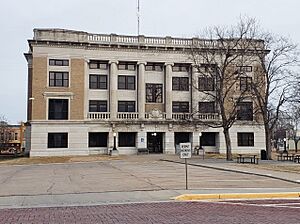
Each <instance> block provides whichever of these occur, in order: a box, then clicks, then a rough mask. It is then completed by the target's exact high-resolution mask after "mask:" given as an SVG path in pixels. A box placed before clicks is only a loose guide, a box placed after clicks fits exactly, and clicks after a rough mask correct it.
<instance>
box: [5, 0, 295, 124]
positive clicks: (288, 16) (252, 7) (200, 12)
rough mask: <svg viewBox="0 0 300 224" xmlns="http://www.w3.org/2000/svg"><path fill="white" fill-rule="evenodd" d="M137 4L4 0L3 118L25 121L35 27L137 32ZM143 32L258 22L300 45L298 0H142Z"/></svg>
mask: <svg viewBox="0 0 300 224" xmlns="http://www.w3.org/2000/svg"><path fill="white" fill-rule="evenodd" d="M136 2H137V0H84V1H83V0H81V1H79V0H51V1H43V0H27V1H24V0H9V1H4V0H2V1H1V3H0V29H1V33H0V41H1V56H0V57H1V60H0V115H4V116H6V117H7V118H8V120H9V122H10V123H18V122H19V121H26V98H27V92H26V91H27V64H26V60H25V58H24V56H23V53H24V52H27V51H28V44H27V39H30V38H32V37H33V32H32V30H33V28H65V29H74V30H81V31H87V32H92V33H105V34H106V33H107V34H110V33H116V34H129V35H136V34H137V19H136V18H137V17H136ZM140 3H141V32H140V33H141V34H144V35H148V36H176V37H192V36H195V35H197V34H198V33H200V31H201V30H202V29H203V28H205V27H208V26H213V25H230V24H235V23H236V22H237V20H238V18H239V16H240V15H247V16H249V17H254V18H256V19H257V20H258V21H259V22H260V24H261V26H262V27H263V28H265V29H266V30H268V31H271V32H273V33H276V34H279V35H284V36H287V37H290V38H291V39H292V40H293V41H294V42H295V43H297V44H300V13H299V9H300V1H299V0H248V1H246V0H140Z"/></svg>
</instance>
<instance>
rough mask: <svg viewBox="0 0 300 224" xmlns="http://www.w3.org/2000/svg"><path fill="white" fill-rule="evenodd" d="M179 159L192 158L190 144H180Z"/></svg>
mask: <svg viewBox="0 0 300 224" xmlns="http://www.w3.org/2000/svg"><path fill="white" fill-rule="evenodd" d="M179 146H180V158H181V159H190V158H191V157H192V147H191V143H190V142H186V143H180V144H179Z"/></svg>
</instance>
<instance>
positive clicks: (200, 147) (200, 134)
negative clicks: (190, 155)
mask: <svg viewBox="0 0 300 224" xmlns="http://www.w3.org/2000/svg"><path fill="white" fill-rule="evenodd" d="M201 136H202V132H200V133H199V151H200V150H201V152H202V159H204V149H203V148H202V145H201ZM199 151H198V155H199V154H200V153H199Z"/></svg>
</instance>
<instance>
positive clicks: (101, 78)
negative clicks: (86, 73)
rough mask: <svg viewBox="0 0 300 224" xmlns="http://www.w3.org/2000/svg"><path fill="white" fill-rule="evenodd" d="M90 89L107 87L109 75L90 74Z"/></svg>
mask: <svg viewBox="0 0 300 224" xmlns="http://www.w3.org/2000/svg"><path fill="white" fill-rule="evenodd" d="M89 85H90V89H107V75H90V83H89Z"/></svg>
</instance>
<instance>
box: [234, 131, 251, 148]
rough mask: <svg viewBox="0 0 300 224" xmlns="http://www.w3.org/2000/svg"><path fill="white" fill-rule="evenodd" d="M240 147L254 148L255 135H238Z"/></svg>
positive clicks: (245, 133)
mask: <svg viewBox="0 0 300 224" xmlns="http://www.w3.org/2000/svg"><path fill="white" fill-rule="evenodd" d="M237 137H238V146H254V133H253V132H248V133H247V132H244V133H237Z"/></svg>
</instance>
